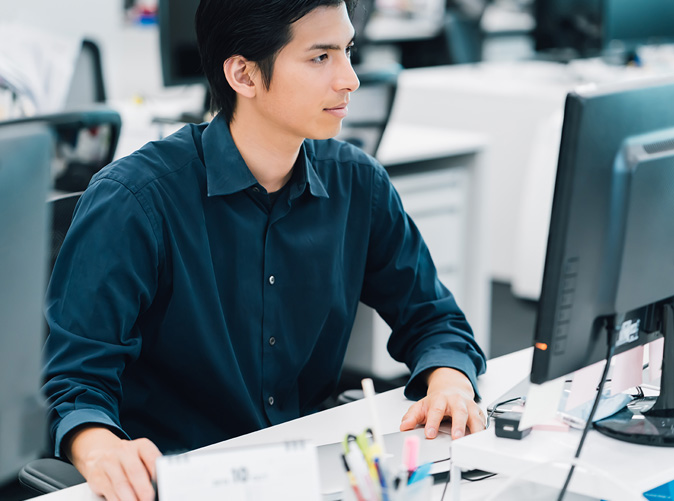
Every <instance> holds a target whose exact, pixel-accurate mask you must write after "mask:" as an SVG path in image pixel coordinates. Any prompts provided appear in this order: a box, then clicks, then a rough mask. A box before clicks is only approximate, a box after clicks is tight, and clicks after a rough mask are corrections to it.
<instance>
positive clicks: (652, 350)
mask: <svg viewBox="0 0 674 501" xmlns="http://www.w3.org/2000/svg"><path fill="white" fill-rule="evenodd" d="M664 348H665V338H664V337H661V338H660V339H656V340H655V341H653V342H651V343H648V375H649V377H648V382H649V383H652V382H654V381H657V380H658V379H659V378H660V374H662V351H663V350H664Z"/></svg>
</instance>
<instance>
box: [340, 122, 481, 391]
mask: <svg viewBox="0 0 674 501" xmlns="http://www.w3.org/2000/svg"><path fill="white" fill-rule="evenodd" d="M483 145H484V142H483V140H482V138H481V136H478V135H475V134H466V133H463V132H460V131H455V130H450V129H442V128H429V127H408V126H396V125H395V124H392V125H390V126H389V127H388V128H387V131H386V134H385V135H384V138H383V140H382V143H381V147H380V150H379V154H378V159H379V160H380V161H381V162H382V164H383V165H384V166H385V167H386V168H387V170H388V172H389V175H390V176H391V181H392V183H393V185H394V186H395V188H396V190H397V191H398V193H399V194H400V197H401V199H402V202H403V206H404V208H405V210H406V212H407V213H408V214H409V215H410V216H411V218H412V220H413V221H414V223H415V224H416V226H417V227H418V228H419V231H420V233H421V235H422V236H423V237H424V240H425V242H426V244H427V245H428V248H429V250H430V253H431V256H432V258H433V262H434V263H435V266H436V268H437V270H438V275H439V277H440V280H441V281H442V282H443V283H444V284H445V286H447V287H448V288H449V289H450V290H451V291H452V293H453V294H454V295H455V297H456V299H457V302H458V304H459V306H460V307H461V308H462V309H463V310H464V312H465V313H466V315H467V317H468V320H469V322H470V323H471V325H472V326H473V329H474V330H475V335H476V339H477V341H478V343H479V344H480V345H481V346H482V348H483V349H484V350H485V351H488V346H487V343H488V340H489V333H488V324H489V302H490V298H489V278H488V266H487V263H486V259H485V256H486V255H487V254H486V251H487V244H486V241H485V238H484V235H486V228H485V227H484V224H485V222H484V217H483V214H484V211H483V210H482V208H481V206H482V202H481V200H482V199H483V197H481V196H480V190H479V184H480V179H481V176H480V161H479V159H480V155H479V153H480V151H481V149H482V148H483ZM390 333H391V329H390V328H389V327H388V325H387V324H386V323H385V322H384V321H383V320H382V319H381V318H380V317H379V315H377V313H376V312H374V311H373V310H372V309H371V308H369V307H367V306H365V305H363V304H360V306H359V309H358V313H357V316H356V321H355V324H354V328H353V331H352V334H351V340H350V342H349V347H348V350H347V354H346V360H345V368H347V369H351V370H355V371H358V372H363V373H370V374H372V375H374V376H376V377H380V378H393V377H397V376H401V375H404V374H407V373H408V372H409V371H408V370H407V367H406V366H405V365H403V364H401V363H398V362H396V361H395V360H393V359H392V358H391V356H390V355H389V354H388V351H387V350H386V343H387V342H388V338H389V335H390Z"/></svg>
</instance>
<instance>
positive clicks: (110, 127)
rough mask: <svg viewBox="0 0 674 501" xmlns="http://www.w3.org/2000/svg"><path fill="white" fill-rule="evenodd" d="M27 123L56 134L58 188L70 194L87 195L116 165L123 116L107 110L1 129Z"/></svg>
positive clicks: (60, 115)
mask: <svg viewBox="0 0 674 501" xmlns="http://www.w3.org/2000/svg"><path fill="white" fill-rule="evenodd" d="M25 122H40V123H44V124H46V125H47V126H49V128H50V130H51V131H52V132H53V133H54V139H55V141H54V144H55V149H54V155H53V157H52V161H53V164H54V168H53V178H54V188H55V189H56V190H59V191H66V192H73V191H83V190H84V189H86V187H87V185H88V184H89V181H90V180H91V177H92V176H93V175H94V174H95V173H96V172H98V171H99V170H100V169H101V168H103V167H104V166H105V165H107V164H109V163H110V162H112V160H113V158H114V155H115V150H116V149H117V143H118V142H119V135H120V132H121V128H122V119H121V117H120V115H119V113H118V112H117V111H115V110H113V109H110V108H107V107H105V106H89V107H88V108H86V109H82V110H71V111H64V112H60V113H53V114H49V115H37V116H33V117H24V118H17V119H13V120H7V121H2V122H0V127H3V126H10V127H11V126H13V125H15V124H18V123H25Z"/></svg>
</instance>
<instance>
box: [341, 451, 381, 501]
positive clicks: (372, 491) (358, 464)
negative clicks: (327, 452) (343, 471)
mask: <svg viewBox="0 0 674 501" xmlns="http://www.w3.org/2000/svg"><path fill="white" fill-rule="evenodd" d="M346 462H347V464H348V466H349V469H350V470H351V472H352V473H353V476H354V479H355V481H356V483H357V484H358V487H359V489H360V493H361V495H362V496H363V498H364V499H365V500H367V501H376V499H377V488H376V487H375V485H374V484H373V482H372V477H371V476H370V472H369V468H368V465H367V463H366V461H365V457H364V456H363V453H362V452H361V450H360V449H359V448H358V447H355V448H351V449H349V452H347V454H346Z"/></svg>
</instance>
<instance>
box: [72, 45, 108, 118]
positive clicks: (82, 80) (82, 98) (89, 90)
mask: <svg viewBox="0 0 674 501" xmlns="http://www.w3.org/2000/svg"><path fill="white" fill-rule="evenodd" d="M105 98H106V96H105V81H104V79H103V64H102V62H101V51H100V50H99V48H98V45H96V43H95V42H94V41H92V40H84V41H83V42H82V50H81V51H80V55H79V57H78V58H77V61H76V63H75V70H74V71H73V77H72V79H71V82H70V90H69V91H68V95H67V97H66V102H65V106H64V108H65V109H73V108H81V107H82V106H88V105H91V104H94V103H104V102H105Z"/></svg>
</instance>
